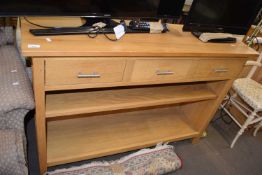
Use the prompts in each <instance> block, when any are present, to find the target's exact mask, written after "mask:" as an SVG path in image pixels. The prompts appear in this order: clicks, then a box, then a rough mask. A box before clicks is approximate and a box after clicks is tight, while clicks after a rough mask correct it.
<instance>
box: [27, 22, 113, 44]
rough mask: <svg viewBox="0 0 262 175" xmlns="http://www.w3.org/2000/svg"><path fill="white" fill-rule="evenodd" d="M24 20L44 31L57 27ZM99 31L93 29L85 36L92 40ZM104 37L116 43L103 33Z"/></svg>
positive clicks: (98, 29)
mask: <svg viewBox="0 0 262 175" xmlns="http://www.w3.org/2000/svg"><path fill="white" fill-rule="evenodd" d="M24 19H25V21H26V22H28V23H29V24H32V25H34V26H37V27H41V28H46V29H52V28H57V27H50V26H43V25H39V24H36V23H33V22H31V21H30V20H28V19H27V18H26V17H24ZM101 29H102V28H100V27H98V26H96V27H93V28H91V29H90V30H91V31H90V33H88V34H87V36H88V37H89V38H92V39H93V38H96V37H97V35H98V32H99V31H100V30H101ZM104 36H105V37H106V38H107V39H108V40H110V41H117V39H116V38H110V37H109V36H108V35H107V34H105V33H104Z"/></svg>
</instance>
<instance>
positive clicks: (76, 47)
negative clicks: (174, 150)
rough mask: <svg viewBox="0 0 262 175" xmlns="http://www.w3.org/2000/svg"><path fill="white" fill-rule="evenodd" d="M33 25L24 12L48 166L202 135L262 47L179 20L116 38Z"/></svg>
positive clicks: (42, 154) (41, 149)
mask: <svg viewBox="0 0 262 175" xmlns="http://www.w3.org/2000/svg"><path fill="white" fill-rule="evenodd" d="M31 20H33V22H35V23H38V24H42V25H44V24H46V22H47V23H48V22H50V24H58V22H60V23H63V25H65V26H66V25H69V24H71V23H72V22H75V21H76V19H69V20H64V21H61V20H58V21H56V19H55V18H48V19H46V18H44V19H43V18H42V19H41V18H34V19H31ZM71 21H72V22H71ZM43 23H44V24H43ZM30 28H34V26H32V25H30V24H28V23H27V22H26V21H24V20H22V24H21V36H22V45H21V47H22V54H23V55H24V56H28V57H31V59H32V63H33V85H34V92H35V102H36V116H35V123H36V132H37V144H38V154H39V163H40V171H41V173H44V172H45V171H46V170H47V167H48V166H54V165H59V164H64V163H69V162H75V161H80V160H84V159H90V158H95V157H100V156H106V155H111V154H115V153H120V152H125V151H129V150H134V149H140V148H144V147H148V146H153V145H155V144H157V143H159V142H167V141H178V140H183V139H190V138H192V139H193V142H197V141H198V140H199V138H200V137H201V134H202V132H203V131H204V130H205V129H206V127H207V126H208V124H209V122H210V120H211V119H212V117H213V115H214V114H215V112H216V110H217V108H218V106H219V104H220V103H221V101H222V100H223V97H224V96H225V95H226V93H227V91H228V90H229V89H230V87H231V85H232V82H233V80H234V79H235V78H236V77H237V76H238V74H239V73H240V72H241V70H242V68H243V65H244V63H245V61H246V60H248V59H254V58H255V57H257V53H256V52H255V51H253V50H252V49H251V48H248V47H247V46H245V45H244V44H242V43H241V42H238V43H236V44H214V43H202V42H200V41H199V40H198V39H196V38H195V37H193V36H192V35H191V34H190V33H183V32H182V26H179V25H169V28H170V32H168V33H165V34H129V35H125V36H124V37H123V38H122V39H121V40H119V41H117V42H112V41H109V40H108V39H107V38H105V37H104V36H103V35H99V36H97V37H96V38H95V39H91V38H88V37H87V36H85V35H76V36H52V37H34V36H32V35H31V34H30V33H29V32H28V31H29V29H30ZM46 38H49V39H48V40H47V39H46ZM50 39H51V41H50ZM28 44H36V45H39V48H28Z"/></svg>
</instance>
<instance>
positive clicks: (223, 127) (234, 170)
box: [26, 113, 262, 175]
mask: <svg viewBox="0 0 262 175" xmlns="http://www.w3.org/2000/svg"><path fill="white" fill-rule="evenodd" d="M32 114H33V113H31V114H29V115H28V117H27V121H26V127H27V136H28V161H29V162H28V163H29V172H30V175H39V172H38V169H39V167H38V160H37V151H36V140H35V126H34V120H33V117H32ZM216 117H217V116H216ZM216 117H215V118H216ZM237 131H238V127H237V126H236V125H235V124H234V123H231V124H230V125H228V124H225V123H224V122H223V121H222V120H221V119H218V120H216V121H215V122H212V123H211V124H210V125H209V127H208V129H207V133H208V136H207V137H206V138H202V139H201V140H200V142H199V143H198V144H192V143H191V140H185V141H179V142H175V143H171V144H173V145H174V146H175V148H176V152H177V154H178V155H179V156H180V157H181V158H182V160H183V167H182V169H180V170H178V171H176V172H173V173H169V175H260V174H262V163H261V162H262V132H261V131H260V132H258V134H257V137H253V136H252V135H251V133H250V132H245V133H244V135H243V136H242V137H241V138H240V139H239V140H238V142H237V143H236V145H235V147H234V149H230V147H229V144H230V142H231V141H232V139H233V137H234V135H235V134H236V132H237ZM129 153H130V152H129ZM129 153H123V154H118V155H114V156H108V157H103V158H99V159H93V160H89V161H82V162H78V163H73V164H67V165H63V166H57V167H51V168H49V170H54V169H56V168H64V167H70V166H76V165H80V164H83V163H89V162H91V161H94V160H115V159H118V158H120V157H122V156H124V155H126V154H129Z"/></svg>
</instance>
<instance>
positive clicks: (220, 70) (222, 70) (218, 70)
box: [214, 68, 228, 73]
mask: <svg viewBox="0 0 262 175" xmlns="http://www.w3.org/2000/svg"><path fill="white" fill-rule="evenodd" d="M214 72H218V73H219V72H228V69H223V68H222V69H214Z"/></svg>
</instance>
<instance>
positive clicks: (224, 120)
mask: <svg viewBox="0 0 262 175" xmlns="http://www.w3.org/2000/svg"><path fill="white" fill-rule="evenodd" d="M228 96H229V98H228V99H227V101H226V102H225V106H226V105H228V103H229V101H230V98H231V96H232V95H231V94H230V92H228ZM226 116H227V114H226V113H225V112H224V111H223V109H220V114H219V117H217V118H216V119H214V120H213V121H212V123H214V122H216V121H217V120H219V119H221V120H222V121H223V122H224V123H226V124H228V125H230V124H231V123H232V122H233V120H232V119H231V118H228V117H227V118H225V117H226Z"/></svg>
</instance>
